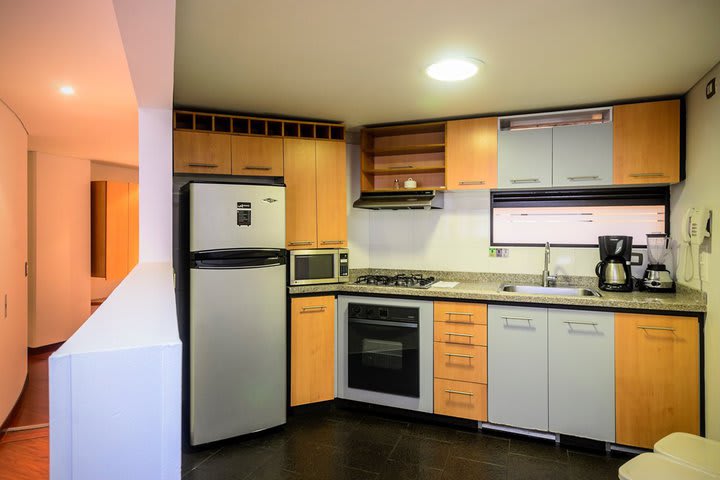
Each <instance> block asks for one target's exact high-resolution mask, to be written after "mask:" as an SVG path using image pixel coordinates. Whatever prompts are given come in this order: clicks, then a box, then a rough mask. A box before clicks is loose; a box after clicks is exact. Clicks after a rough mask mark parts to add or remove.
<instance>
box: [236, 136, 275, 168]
mask: <svg viewBox="0 0 720 480" xmlns="http://www.w3.org/2000/svg"><path fill="white" fill-rule="evenodd" d="M232 174H233V175H252V176H267V177H282V176H283V140H282V138H277V137H246V136H233V137H232Z"/></svg>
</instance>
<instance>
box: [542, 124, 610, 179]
mask: <svg viewBox="0 0 720 480" xmlns="http://www.w3.org/2000/svg"><path fill="white" fill-rule="evenodd" d="M552 132H553V133H552V135H553V138H552V170H553V180H552V184H553V186H555V187H582V186H586V185H612V183H613V175H612V173H613V172H612V165H613V125H612V123H611V122H607V123H595V124H591V125H571V126H565V127H554V128H553V129H552Z"/></svg>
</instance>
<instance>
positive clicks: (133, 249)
mask: <svg viewBox="0 0 720 480" xmlns="http://www.w3.org/2000/svg"><path fill="white" fill-rule="evenodd" d="M90 195H91V203H90V218H91V223H90V232H91V233H90V235H91V249H90V250H91V257H90V265H91V274H92V276H93V277H102V278H106V279H114V280H119V279H122V278H125V276H126V275H127V274H128V273H129V272H130V270H132V269H133V268H134V267H135V265H136V264H137V262H138V190H137V185H136V184H129V183H124V182H106V181H101V182H91V183H90Z"/></svg>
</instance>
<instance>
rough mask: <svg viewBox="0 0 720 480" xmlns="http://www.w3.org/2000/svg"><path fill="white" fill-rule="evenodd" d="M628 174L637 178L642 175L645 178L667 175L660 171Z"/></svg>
mask: <svg viewBox="0 0 720 480" xmlns="http://www.w3.org/2000/svg"><path fill="white" fill-rule="evenodd" d="M630 176H631V177H635V178H638V177H640V178H642V177H645V178H652V177H667V175H665V174H664V173H662V172H653V173H631V174H630Z"/></svg>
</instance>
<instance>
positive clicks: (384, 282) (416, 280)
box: [355, 273, 436, 288]
mask: <svg viewBox="0 0 720 480" xmlns="http://www.w3.org/2000/svg"><path fill="white" fill-rule="evenodd" d="M435 282H436V280H435V277H424V276H423V275H422V274H419V273H412V274H409V275H408V274H404V273H401V274H399V275H395V276H392V277H391V276H388V275H363V276H361V277H358V279H357V280H355V283H356V284H358V285H378V286H383V287H403V288H430V286H431V285H432V284H433V283H435Z"/></svg>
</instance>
